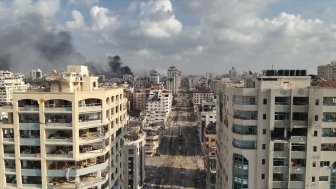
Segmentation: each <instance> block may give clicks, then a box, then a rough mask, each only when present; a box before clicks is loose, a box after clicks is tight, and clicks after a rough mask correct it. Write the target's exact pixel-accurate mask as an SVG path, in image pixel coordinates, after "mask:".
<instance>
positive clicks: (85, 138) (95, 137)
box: [79, 132, 105, 144]
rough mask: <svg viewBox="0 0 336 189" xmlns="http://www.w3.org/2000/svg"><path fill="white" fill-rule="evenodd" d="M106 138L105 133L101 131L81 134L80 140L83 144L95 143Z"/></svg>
mask: <svg viewBox="0 0 336 189" xmlns="http://www.w3.org/2000/svg"><path fill="white" fill-rule="evenodd" d="M104 139H105V134H103V133H101V134H99V133H91V132H88V133H85V134H83V135H80V136H79V142H80V143H81V144H87V143H94V142H99V141H102V140H104Z"/></svg>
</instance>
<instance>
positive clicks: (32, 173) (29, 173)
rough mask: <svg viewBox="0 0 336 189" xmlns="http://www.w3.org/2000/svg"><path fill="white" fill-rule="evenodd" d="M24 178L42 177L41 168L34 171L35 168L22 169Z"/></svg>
mask: <svg viewBox="0 0 336 189" xmlns="http://www.w3.org/2000/svg"><path fill="white" fill-rule="evenodd" d="M21 175H22V176H41V168H40V169H37V168H36V169H33V168H21Z"/></svg>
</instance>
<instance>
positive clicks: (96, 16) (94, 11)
mask: <svg viewBox="0 0 336 189" xmlns="http://www.w3.org/2000/svg"><path fill="white" fill-rule="evenodd" d="M90 15H91V19H92V29H93V30H103V29H105V28H108V27H114V28H109V29H116V28H118V27H119V26H118V25H119V23H118V18H117V16H115V15H112V12H111V11H110V10H109V9H107V8H104V7H99V6H93V7H92V8H91V10H90Z"/></svg>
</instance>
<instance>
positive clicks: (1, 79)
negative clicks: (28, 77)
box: [0, 71, 28, 104]
mask: <svg viewBox="0 0 336 189" xmlns="http://www.w3.org/2000/svg"><path fill="white" fill-rule="evenodd" d="M27 89H28V86H27V85H26V84H25V83H24V81H23V78H22V77H21V76H20V75H15V74H14V73H13V72H9V71H0V104H9V103H12V100H13V93H15V92H26V91H27Z"/></svg>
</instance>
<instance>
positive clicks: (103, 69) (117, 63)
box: [89, 55, 133, 77]
mask: <svg viewBox="0 0 336 189" xmlns="http://www.w3.org/2000/svg"><path fill="white" fill-rule="evenodd" d="M107 61H108V65H107V66H105V65H95V64H93V63H89V67H90V70H92V72H93V73H94V74H98V75H105V76H108V77H121V76H122V75H125V74H128V75H133V72H132V71H131V69H130V68H129V67H128V66H122V64H123V62H122V61H121V58H120V56H118V55H116V56H108V57H107Z"/></svg>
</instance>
